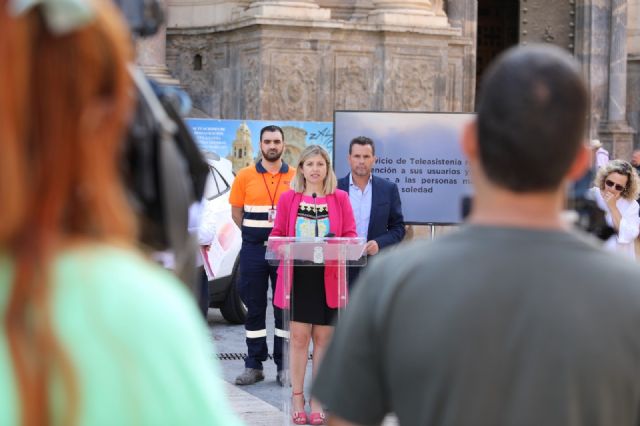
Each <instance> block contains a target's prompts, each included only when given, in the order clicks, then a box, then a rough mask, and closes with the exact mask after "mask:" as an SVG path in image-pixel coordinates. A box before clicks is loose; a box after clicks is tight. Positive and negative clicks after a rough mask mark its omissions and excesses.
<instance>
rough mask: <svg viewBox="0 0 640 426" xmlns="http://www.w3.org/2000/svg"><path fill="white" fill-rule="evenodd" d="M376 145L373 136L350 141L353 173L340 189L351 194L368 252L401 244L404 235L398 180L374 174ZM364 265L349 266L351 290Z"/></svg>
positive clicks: (354, 210)
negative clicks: (372, 170)
mask: <svg viewBox="0 0 640 426" xmlns="http://www.w3.org/2000/svg"><path fill="white" fill-rule="evenodd" d="M375 162H376V148H375V145H374V143H373V141H372V140H371V139H369V138H368V137H366V136H358V137H357V138H355V139H353V140H352V141H351V143H350V144H349V166H350V167H351V173H349V174H348V175H347V176H345V177H343V178H342V179H339V180H338V188H340V189H342V190H343V191H347V192H348V193H349V199H350V200H351V206H352V207H353V214H354V216H355V219H356V228H357V230H358V236H359V237H364V238H365V240H366V241H367V247H366V253H367V255H369V256H374V255H376V254H377V253H378V252H379V251H380V250H382V249H384V248H385V247H387V246H390V245H392V244H397V243H399V242H400V241H401V240H402V238H403V237H404V234H405V230H404V218H403V217H402V205H401V203H400V192H399V191H398V186H397V185H396V184H395V183H392V182H389V181H388V180H386V179H382V178H379V177H377V176H373V175H372V174H371V169H372V168H373V165H374V164H375ZM360 269H361V268H356V267H354V268H349V289H351V288H352V285H353V283H354V282H355V279H356V277H357V276H358V274H359V272H360Z"/></svg>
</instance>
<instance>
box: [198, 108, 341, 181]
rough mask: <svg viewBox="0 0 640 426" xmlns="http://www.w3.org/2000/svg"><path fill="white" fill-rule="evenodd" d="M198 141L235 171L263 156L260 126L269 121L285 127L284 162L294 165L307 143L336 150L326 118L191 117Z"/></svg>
mask: <svg viewBox="0 0 640 426" xmlns="http://www.w3.org/2000/svg"><path fill="white" fill-rule="evenodd" d="M186 122H187V124H188V125H189V127H190V128H191V131H192V132H193V135H194V136H195V138H196V143H197V144H198V146H199V147H200V149H201V150H203V151H205V152H215V153H216V154H218V155H219V156H221V157H224V158H227V159H229V160H230V161H231V163H232V164H233V171H234V172H237V171H238V170H239V169H241V168H243V167H246V166H248V165H250V164H253V163H254V162H255V161H256V160H257V159H258V158H260V155H261V154H260V129H262V128H263V127H265V126H268V125H270V124H275V125H276V126H279V127H281V128H282V130H283V132H284V136H285V146H286V148H285V152H284V155H283V159H284V161H286V162H287V163H288V164H291V165H293V166H295V165H296V164H297V162H298V157H299V155H300V153H301V152H302V150H303V149H304V148H305V146H307V145H312V144H317V145H320V146H322V147H323V148H325V149H326V150H327V151H328V152H329V154H330V155H331V154H332V153H333V123H331V122H326V121H263V120H214V119H200V118H188V119H187V120H186Z"/></svg>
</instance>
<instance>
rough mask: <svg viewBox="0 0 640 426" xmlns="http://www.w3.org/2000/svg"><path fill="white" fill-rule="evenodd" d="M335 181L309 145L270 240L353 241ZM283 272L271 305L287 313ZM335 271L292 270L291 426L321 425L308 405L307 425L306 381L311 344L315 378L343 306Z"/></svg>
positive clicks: (349, 214)
mask: <svg viewBox="0 0 640 426" xmlns="http://www.w3.org/2000/svg"><path fill="white" fill-rule="evenodd" d="M336 186H337V180H336V175H335V174H334V172H333V169H332V168H331V162H330V160H329V154H327V151H325V150H324V149H323V148H322V147H320V146H318V145H310V146H308V147H306V148H305V150H304V151H302V153H301V154H300V160H299V162H298V167H297V169H296V176H295V178H294V180H293V181H292V182H291V187H292V188H293V189H292V190H290V191H288V192H285V193H284V194H282V195H281V196H280V201H279V202H278V208H277V212H278V214H277V215H276V220H275V223H274V226H273V230H272V231H271V236H273V237H281V236H290V237H293V236H295V237H315V236H321V237H324V236H326V235H327V234H332V235H333V236H335V237H356V236H357V232H356V223H355V219H354V216H353V210H352V208H351V203H350V201H349V194H347V193H346V192H344V191H342V190H339V189H337V188H336ZM284 273H291V271H285V270H284V268H283V266H280V268H278V281H277V283H276V291H275V296H274V299H275V300H274V304H275V305H276V306H277V307H279V308H288V306H287V304H286V303H285V296H286V295H285V293H286V291H287V289H285V288H284V286H283V274H284ZM338 273H339V272H338V270H337V268H336V267H332V266H329V265H327V266H326V267H325V266H296V267H294V268H293V295H292V299H293V302H292V306H291V322H290V327H289V328H290V341H291V347H290V350H291V352H290V363H289V364H290V365H289V369H290V376H291V385H292V393H293V395H292V406H293V409H292V411H293V413H292V420H293V423H294V424H307V421H309V423H310V424H312V425H321V424H324V418H325V416H324V412H323V411H322V406H321V405H320V403H319V402H318V401H316V400H315V399H312V400H311V403H310V406H311V414H310V417H309V418H308V419H307V414H306V412H305V409H304V406H305V399H304V376H305V371H306V368H307V359H308V356H309V355H308V354H309V343H310V340H313V372H314V374H315V372H316V371H317V369H318V366H319V365H320V363H321V362H322V357H323V355H324V352H325V350H326V348H327V345H328V343H329V341H330V340H331V335H332V333H333V325H332V321H333V317H334V315H335V313H336V311H337V309H338V307H342V306H344V305H343V304H341V303H340V301H339V295H338V282H337V281H338V279H337V277H338Z"/></svg>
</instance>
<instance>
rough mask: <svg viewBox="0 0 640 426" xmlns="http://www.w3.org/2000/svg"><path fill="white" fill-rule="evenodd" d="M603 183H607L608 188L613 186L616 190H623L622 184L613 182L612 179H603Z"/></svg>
mask: <svg viewBox="0 0 640 426" xmlns="http://www.w3.org/2000/svg"><path fill="white" fill-rule="evenodd" d="M604 184H605V185H607V186H608V187H609V188H612V187H613V188H615V189H616V191H620V192H622V191H624V186H622V185H620V184H619V183H615V182H613V181H610V180H609V179H605V181H604Z"/></svg>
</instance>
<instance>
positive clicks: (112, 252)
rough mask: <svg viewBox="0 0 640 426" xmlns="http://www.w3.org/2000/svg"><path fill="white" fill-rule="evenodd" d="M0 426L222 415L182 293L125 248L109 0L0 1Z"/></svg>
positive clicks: (125, 112) (130, 244) (115, 34)
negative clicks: (1, 425) (1, 320)
mask: <svg viewBox="0 0 640 426" xmlns="http://www.w3.org/2000/svg"><path fill="white" fill-rule="evenodd" d="M0 28H2V36H1V37H0V64H2V67H0V218H1V220H0V313H2V318H3V323H2V324H3V328H2V332H0V377H2V380H1V381H0V424H3V425H15V424H22V425H28V426H36V425H37V426H41V425H49V424H59V425H74V424H77V425H94V424H110V425H111V424H112V425H126V424H137V425H154V426H155V425H163V424H166V425H177V424H208V425H210V424H224V425H230V424H235V419H234V418H233V417H232V416H231V415H230V413H229V411H228V408H227V405H226V404H225V402H224V400H223V395H222V394H221V392H220V391H219V389H218V388H217V385H218V382H217V381H216V379H215V377H214V372H213V371H212V365H211V363H212V361H213V360H212V359H211V349H210V348H209V347H208V345H207V342H206V335H207V333H206V328H205V327H204V325H203V324H202V323H201V320H200V318H199V314H198V311H197V309H196V307H195V304H194V303H193V301H192V300H191V297H190V295H189V293H188V291H187V290H186V289H185V288H184V286H182V285H181V283H179V282H178V281H177V280H176V279H175V278H174V277H173V276H171V275H169V273H166V272H164V271H162V270H160V269H159V268H157V267H155V266H154V265H153V264H151V263H150V262H149V261H147V260H146V259H144V258H143V257H142V255H140V254H138V253H137V252H136V250H135V248H134V241H135V235H136V229H135V220H134V217H133V214H132V212H131V210H130V207H129V205H128V201H127V198H126V196H125V192H124V188H123V186H122V185H121V183H120V176H119V171H118V160H119V155H120V154H121V150H122V140H123V133H124V131H125V129H126V126H127V123H128V120H129V119H130V117H131V112H132V105H133V99H132V96H134V93H135V92H134V90H133V86H132V82H131V79H130V77H129V75H128V72H127V66H128V65H127V62H128V61H129V60H130V59H131V50H130V36H129V34H128V31H127V30H126V27H125V25H124V23H123V22H122V21H121V18H120V16H119V13H118V11H117V10H116V9H115V8H114V6H113V5H112V4H111V2H110V1H109V0H95V1H90V0H0Z"/></svg>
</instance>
